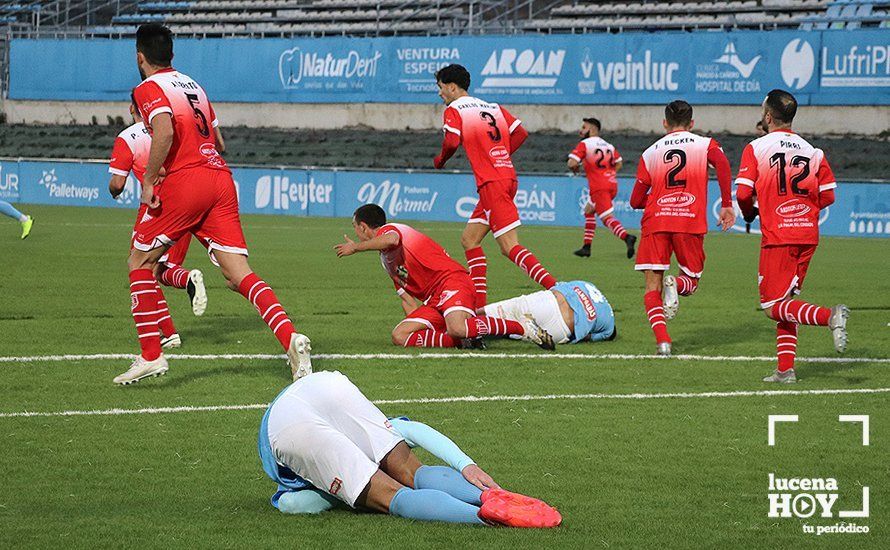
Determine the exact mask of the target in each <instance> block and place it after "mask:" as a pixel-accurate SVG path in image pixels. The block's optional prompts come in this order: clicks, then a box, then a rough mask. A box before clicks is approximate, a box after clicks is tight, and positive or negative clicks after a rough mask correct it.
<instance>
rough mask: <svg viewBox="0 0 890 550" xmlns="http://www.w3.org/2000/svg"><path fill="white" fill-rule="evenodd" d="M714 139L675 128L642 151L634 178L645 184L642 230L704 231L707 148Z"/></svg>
mask: <svg viewBox="0 0 890 550" xmlns="http://www.w3.org/2000/svg"><path fill="white" fill-rule="evenodd" d="M714 148H718V149H719V148H720V144H719V143H718V142H717V140H716V139H713V138H709V137H704V136H699V135H696V134H693V133H691V132H685V131H679V132H671V133H670V134H668V135H666V136H664V137H663V138H661V139H659V140H658V141H656V142H655V143H653V144H652V145H650V146H649V148H648V149H646V150H645V151H644V152H643V156H642V158H641V159H640V164H639V166H638V167H637V181H638V182H642V183H645V184H647V185H649V196H648V198H647V199H646V208H645V209H644V210H643V220H642V222H641V227H642V229H643V234H649V233H692V234H697V235H700V234H704V233H707V232H708V151H709V150H711V149H714Z"/></svg>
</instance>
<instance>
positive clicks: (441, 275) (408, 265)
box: [377, 223, 467, 300]
mask: <svg viewBox="0 0 890 550" xmlns="http://www.w3.org/2000/svg"><path fill="white" fill-rule="evenodd" d="M386 233H395V234H396V235H398V236H399V244H397V245H396V246H393V247H391V248H389V249H387V250H382V251H381V252H380V262H381V263H382V264H383V269H385V270H386V272H387V273H388V274H389V276H390V278H391V279H392V280H393V282H394V283H395V285H396V288H403V289H405V292H407V293H408V294H410V295H411V296H413V297H415V298H417V299H418V300H427V299H428V298H430V296H431V295H432V293H433V292H434V291H435V290H436V288H437V287H438V285H439V283H441V282H442V281H443V280H445V279H446V278H447V277H448V276H449V275H451V274H453V273H467V270H466V268H465V267H464V266H462V265H461V264H459V263H457V262H456V261H454V260H453V259H452V258H451V256H449V255H448V252H446V251H445V249H444V248H442V246H441V245H440V244H439V243H437V242H436V241H434V240H433V239H431V238H430V237H428V236H426V235H424V234H423V233H421V232H420V231H418V230H416V229H414V228H413V227H409V226H407V225H404V224H401V223H388V224H386V225H384V226H383V227H381V228H380V229H378V230H377V235H378V236H379V235H385V234H386Z"/></svg>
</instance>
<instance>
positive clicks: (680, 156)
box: [664, 149, 686, 187]
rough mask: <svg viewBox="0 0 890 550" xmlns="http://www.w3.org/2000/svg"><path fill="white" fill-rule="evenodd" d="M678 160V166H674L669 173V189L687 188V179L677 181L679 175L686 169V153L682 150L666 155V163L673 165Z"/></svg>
mask: <svg viewBox="0 0 890 550" xmlns="http://www.w3.org/2000/svg"><path fill="white" fill-rule="evenodd" d="M675 159H676V161H677V164H676V165H674V166H672V167H671V169H670V170H668V172H667V186H668V187H686V180H685V179H682V180H681V179H677V175H679V174H680V172H682V171H683V169H684V168H686V151H684V150H682V149H671V150H669V151H665V153H664V163H665V164H672V163H673V162H674V160H675Z"/></svg>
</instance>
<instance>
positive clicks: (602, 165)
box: [569, 136, 621, 191]
mask: <svg viewBox="0 0 890 550" xmlns="http://www.w3.org/2000/svg"><path fill="white" fill-rule="evenodd" d="M569 158H571V159H575V160H576V161H578V162H581V163H583V164H584V173H585V174H586V175H587V183H588V184H589V185H590V190H591V191H609V190H611V189H612V188H613V187H615V186H616V185H618V180H616V179H615V165H616V164H617V163H619V162H621V155H620V154H618V150H617V149H615V147H614V146H613V145H612V144H611V143H609V142H608V141H606V140H604V139H603V138H601V137H599V136H594V137H589V138H587V139H584V140H582V141H581V142H580V143H578V145H577V146H576V147H575V148H574V149H573V150H572V152H571V153H569Z"/></svg>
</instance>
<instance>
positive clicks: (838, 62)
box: [819, 44, 890, 88]
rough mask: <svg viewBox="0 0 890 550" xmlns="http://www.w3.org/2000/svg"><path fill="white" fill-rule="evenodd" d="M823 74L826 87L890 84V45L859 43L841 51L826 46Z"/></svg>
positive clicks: (822, 81)
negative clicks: (860, 44) (834, 50)
mask: <svg viewBox="0 0 890 550" xmlns="http://www.w3.org/2000/svg"><path fill="white" fill-rule="evenodd" d="M821 69H822V71H821V73H822V77H821V80H820V82H819V83H820V84H821V85H822V86H826V87H835V88H840V87H845V88H861V87H872V86H882V87H886V86H890V44H870V45H868V46H865V48H864V49H862V50H860V49H859V46H858V45H853V46H850V49H848V50H845V51H840V52H833V51H831V50H829V47H828V46H822V67H821Z"/></svg>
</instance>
